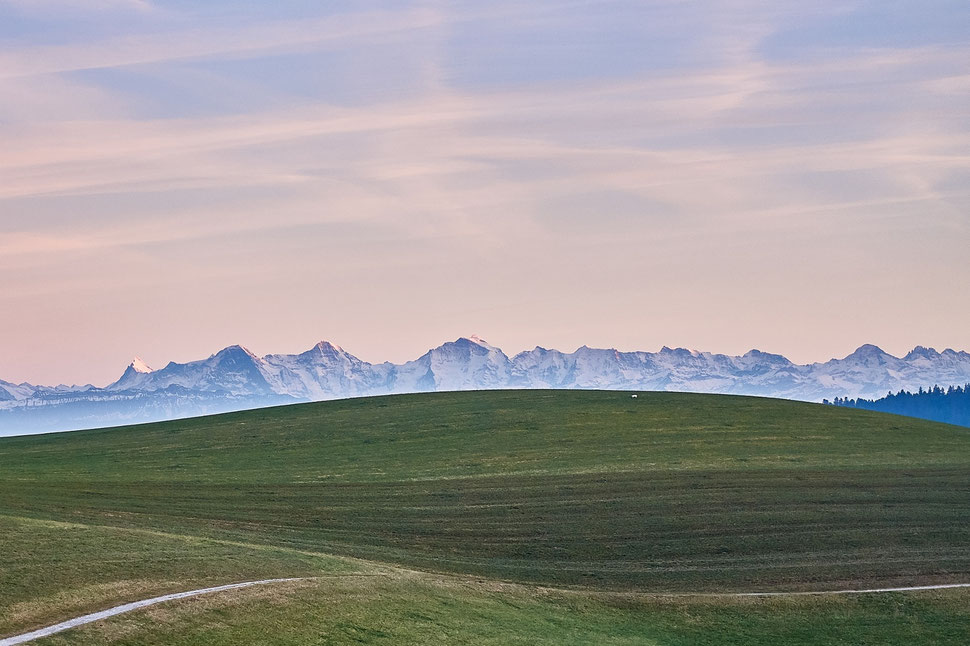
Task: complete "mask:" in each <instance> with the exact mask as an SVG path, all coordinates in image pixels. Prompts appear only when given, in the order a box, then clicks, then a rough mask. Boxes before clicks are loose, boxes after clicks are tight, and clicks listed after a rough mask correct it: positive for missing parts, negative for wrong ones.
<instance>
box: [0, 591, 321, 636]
mask: <svg viewBox="0 0 970 646" xmlns="http://www.w3.org/2000/svg"><path fill="white" fill-rule="evenodd" d="M304 580H306V579H302V578H294V579H263V580H261V581H246V582H244V583H230V584H228V585H218V586H215V587H213V588H200V589H198V590H189V591H188V592H176V593H174V594H164V595H162V596H160V597H152V598H151V599H143V600H141V601H134V602H132V603H126V604H123V605H120V606H115V607H114V608H108V609H107V610H102V611H100V612H92V613H91V614H89V615H83V616H81V617H75V618H74V619H68V620H67V621H62V622H61V623H59V624H54V625H53V626H48V627H47V628H41V629H40V630H34V631H31V632H29V633H24V634H23V635H15V636H13V637H7V638H6V639H0V646H14V644H25V643H27V642H29V641H33V640H35V639H40V638H41V637H47V636H49V635H53V634H55V633H59V632H62V631H64V630H69V629H71V628H76V627H78V626H83V625H84V624H91V623H94V622H96V621H101V620H102V619H107V618H108V617H114V616H115V615H120V614H124V613H126V612H131V611H132V610H139V609H140V608H147V607H148V606H154V605H155V604H158V603H165V602H166V601H175V600H176V599H185V598H188V597H196V596H198V595H200V594H209V593H210V592H222V591H224V590H236V589H238V588H249V587H252V586H254V585H268V584H270V583H284V582H287V581H304Z"/></svg>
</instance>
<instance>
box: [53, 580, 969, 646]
mask: <svg viewBox="0 0 970 646" xmlns="http://www.w3.org/2000/svg"><path fill="white" fill-rule="evenodd" d="M968 602H970V593H968V592H966V591H959V590H951V591H941V592H933V593H918V594H906V595H904V594H891V595H884V596H874V595H868V596H854V597H838V598H805V597H801V598H797V599H790V598H789V599H743V600H738V599H734V600H731V599H699V598H692V599H674V598H659V599H655V598H637V597H630V596H623V595H620V596H606V595H590V594H587V593H562V592H549V591H545V592H543V591H535V590H530V589H526V588H521V587H516V586H496V585H493V584H480V583H475V582H460V581H456V580H449V579H441V578H435V577H429V576H427V575H419V574H407V573H405V574H395V575H390V576H379V577H356V578H355V577H346V578H335V579H334V578H332V579H324V580H321V581H313V582H300V583H293V584H284V585H281V586H278V587H274V588H251V589H248V590H245V591H236V592H232V593H225V594H220V595H217V596H214V597H210V598H205V599H202V598H198V599H193V600H187V601H184V602H178V603H174V604H171V605H167V606H165V607H156V608H153V609H150V610H148V611H145V612H142V613H138V614H133V615H128V616H122V617H116V618H113V619H111V620H109V621H107V622H103V623H101V624H99V625H92V626H89V627H85V628H81V629H77V630H75V631H72V632H70V633H64V634H62V635H59V636H56V637H52V638H48V639H45V640H42V641H39V642H37V643H38V645H39V646H56V645H67V644H85V645H92V646H108V645H112V646H121V645H131V646H134V645H151V646H166V645H180V646H223V645H224V646H235V645H238V644H261V645H267V646H274V645H280V646H282V645H287V646H296V645H311V644H312V645H324V644H334V645H336V644H388V645H403V644H415V645H418V644H422V645H423V644H441V645H450V644H481V645H489V646H500V645H508V644H523V645H525V644H530V645H532V644H537V645H542V644H548V645H550V646H552V645H556V646H570V645H575V646H580V645H583V646H585V645H586V644H604V645H614V646H619V645H631V646H632V645H634V644H636V645H658V646H659V645H663V646H705V645H710V646H714V645H719V646H720V645H723V644H745V645H747V646H759V645H764V646H768V645H772V646H774V645H777V644H785V645H786V646H802V645H805V646H807V645H814V644H826V645H829V646H838V645H845V646H863V645H869V646H874V645H877V644H878V645H885V646H889V645H893V646H895V645H898V644H937V645H953V646H957V645H960V646H962V645H963V644H965V643H966V635H968V634H970V604H968Z"/></svg>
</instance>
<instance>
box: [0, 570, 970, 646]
mask: <svg viewBox="0 0 970 646" xmlns="http://www.w3.org/2000/svg"><path fill="white" fill-rule="evenodd" d="M307 580H309V579H308V578H307V577H302V578H292V579H263V580H261V581H246V582H244V583H230V584H228V585H219V586H216V587H214V588H200V589H199V590H189V591H188V592H176V593H174V594H165V595H162V596H160V597H152V598H151V599H144V600H142V601H135V602H132V603H126V604H124V605H121V606H115V607H114V608H108V609H107V610H102V611H100V612H93V613H91V614H89V615H83V616H81V617H76V618H74V619H68V620H67V621H62V622H61V623H59V624H54V625H53V626H48V627H47V628H41V629H40V630H34V631H32V632H29V633H24V634H23V635H15V636H13V637H7V638H6V639H0V646H15V644H25V643H27V642H29V641H33V640H35V639H40V638H41V637H47V636H49V635H53V634H55V633H59V632H61V631H64V630H69V629H71V628H76V627H77V626H83V625H85V624H91V623H94V622H96V621H101V620H102V619H107V618H108V617H114V616H115V615H120V614H123V613H126V612H131V611H132V610H138V609H140V608H147V607H148V606H154V605H155V604H158V603H164V602H166V601H175V600H176V599H186V598H188V597H196V596H198V595H200V594H209V593H210V592H222V591H224V590H236V589H238V588H248V587H251V586H254V585H268V584H271V583H285V582H287V581H307ZM949 588H970V583H947V584H942V585H914V586H909V587H905V588H869V589H864V590H822V591H819V592H712V593H699V594H691V595H685V594H678V595H677V596H698V597H793V596H808V595H815V596H820V595H832V594H870V593H876V592H915V591H920V590H946V589H949ZM658 596H661V595H658Z"/></svg>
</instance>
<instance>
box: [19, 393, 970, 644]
mask: <svg viewBox="0 0 970 646" xmlns="http://www.w3.org/2000/svg"><path fill="white" fill-rule="evenodd" d="M0 541H2V542H0V635H8V634H14V633H18V632H22V631H25V630H29V629H31V628H36V627H39V626H42V625H46V624H48V623H52V622H54V621H57V620H61V619H64V618H68V617H72V616H75V615H78V614H82V613H83V612H86V611H91V610H96V609H99V608H103V607H107V606H110V605H115V604H117V603H123V602H126V601H131V600H135V599H139V598H143V597H147V596H152V595H154V594H162V593H165V592H171V591H179V590H186V589H191V588H195V587H202V586H204V585H215V584H220V583H229V582H233V581H242V580H249V579H257V578H275V577H289V576H314V577H319V578H317V579H315V580H314V581H308V582H302V583H294V584H286V585H282V586H276V587H275V588H274V589H272V590H270V589H268V588H267V589H260V590H256V589H251V590H247V591H235V592H227V593H220V594H219V595H215V596H214V597H212V598H208V599H203V598H198V599H195V600H185V601H181V602H177V603H173V604H168V605H165V606H159V607H157V608H156V609H153V610H150V611H143V612H139V613H136V614H133V615H130V616H126V617H118V618H115V619H112V620H109V621H107V622H104V625H98V626H92V627H88V628H82V629H77V630H74V631H71V632H69V633H64V634H63V635H61V636H57V637H52V638H49V639H47V640H44V641H42V642H37V643H50V644H54V643H93V644H97V643H119V644H125V643H128V644H141V643H154V644H169V643H173V644H174V643H185V644H194V643H198V644H203V643H205V644H209V643H213V644H219V643H226V644H230V643H246V642H247V640H248V641H258V642H261V643H280V644H327V643H387V644H400V643H443V644H444V643H494V644H504V643H550V644H552V643H577V644H579V643H604V644H608V643H615V644H634V643H636V644H704V643H711V644H714V643H717V644H722V643H745V644H748V643H751V644H758V643H765V644H768V643H792V644H816V643H817V644H828V643H846V644H850V643H851V644H867V643H872V644H876V643H879V644H883V643H885V644H889V643H903V642H905V643H926V644H938V643H953V644H958V643H959V644H964V643H966V641H967V640H966V635H970V611H968V609H967V608H968V605H970V604H968V603H967V601H968V600H970V594H968V593H967V592H965V591H963V590H949V591H939V592H922V593H906V594H889V595H881V596H879V595H865V596H861V597H854V596H853V597H825V598H821V597H792V598H787V597H786V598H771V599H762V598H757V599H752V598H744V599H735V598H714V597H696V596H690V597H670V596H657V595H666V594H670V593H697V592H739V591H769V590H826V589H839V588H857V587H882V586H895V585H913V584H929V583H953V582H968V581H970V431H968V430H967V429H963V428H958V427H953V426H946V425H942V424H935V423H931V422H924V421H919V420H914V419H908V418H901V417H894V416H888V415H882V414H878V413H868V412H866V411H858V410H852V409H844V408H834V407H826V406H819V405H813V404H803V403H796V402H787V401H779V400H770V399H759V398H747V397H729V396H714V395H688V394H673V393H642V394H640V396H639V398H638V399H635V400H634V399H631V398H630V396H629V394H627V393H615V392H589V391H496V392H470V393H438V394H425V395H406V396H395V397H377V398H367V399H357V400H345V401H337V402H326V403H320V404H308V405H299V406H290V407H283V408H273V409H263V410H259V411H249V412H243V413H234V414H229V415H222V416H217V417H210V418H200V419H194V420H182V421H177V422H167V423H161V424H152V425H145V426H136V427H128V428H119V429H107V430H98V431H82V432H74V433H67V434H53V435H45V436H30V437H18V438H6V439H0ZM261 631H262V632H261ZM894 635H896V637H898V638H899V640H898V641H897V640H896V639H895V638H894ZM900 636H905V638H902V637H900ZM705 640H706V641H705Z"/></svg>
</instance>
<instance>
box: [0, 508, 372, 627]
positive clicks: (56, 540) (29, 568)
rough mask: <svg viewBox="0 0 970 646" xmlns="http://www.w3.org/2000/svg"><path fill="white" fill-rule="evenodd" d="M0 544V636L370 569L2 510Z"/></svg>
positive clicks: (340, 561) (292, 553) (281, 551)
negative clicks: (124, 607) (129, 608)
mask: <svg viewBox="0 0 970 646" xmlns="http://www.w3.org/2000/svg"><path fill="white" fill-rule="evenodd" d="M0 546H2V549H0V637H2V636H4V635H10V634H15V633H20V632H27V631H28V630H30V629H32V628H36V627H38V626H44V625H49V624H53V623H57V622H59V621H63V620H66V619H70V618H72V617H76V616H78V615H82V614H85V613H87V612H90V611H92V610H96V609H101V608H105V607H109V606H112V605H117V604H119V603H125V602H128V601H136V600H139V599H145V598H148V597H153V596H158V595H161V594H167V593H170V592H180V591H183V590H189V589H193V588H201V587H206V586H210V585H219V584H223V583H229V582H235V581H251V580H257V579H263V578H274V577H298V576H343V575H346V574H350V573H357V574H363V573H369V572H373V571H375V570H373V569H371V568H366V567H364V566H363V565H362V564H359V563H353V562H350V561H347V560H345V559H337V558H334V557H330V556H326V555H314V554H305V553H300V552H296V551H292V550H284V549H278V548H273V547H269V548H267V547H265V546H260V545H244V544H233V543H225V542H217V541H212V540H204V539H199V538H196V537H193V536H181V535H174V534H165V533H160V532H150V531H142V530H126V529H117V528H113V527H98V526H89V525H83V524H77V523H63V522H52V521H38V520H33V519H23V518H16V517H9V516H0Z"/></svg>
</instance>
